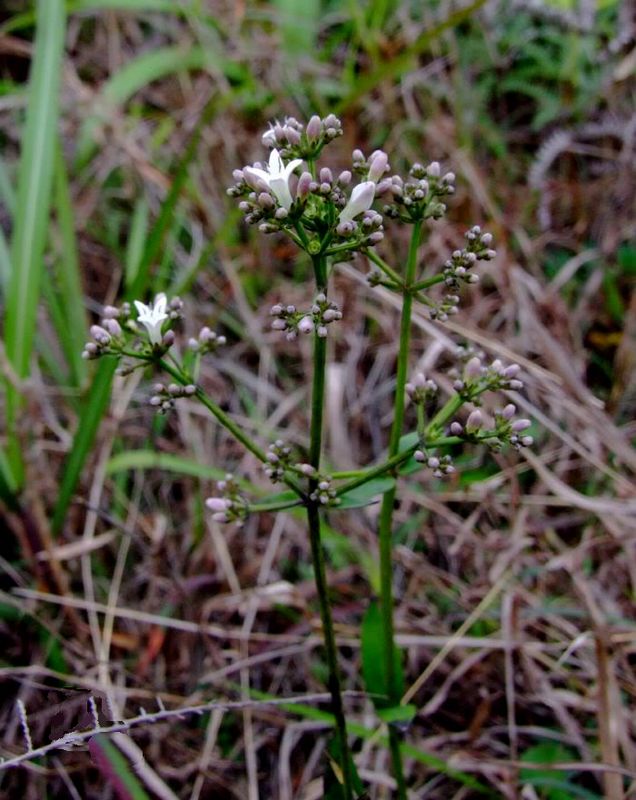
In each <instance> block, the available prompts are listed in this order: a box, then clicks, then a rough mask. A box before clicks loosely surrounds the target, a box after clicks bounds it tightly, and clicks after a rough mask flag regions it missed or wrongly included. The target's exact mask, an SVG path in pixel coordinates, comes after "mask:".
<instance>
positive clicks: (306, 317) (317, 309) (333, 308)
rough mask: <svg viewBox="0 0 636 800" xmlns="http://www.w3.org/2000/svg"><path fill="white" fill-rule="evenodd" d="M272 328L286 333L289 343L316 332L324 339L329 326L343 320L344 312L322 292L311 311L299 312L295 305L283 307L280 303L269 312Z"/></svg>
mask: <svg viewBox="0 0 636 800" xmlns="http://www.w3.org/2000/svg"><path fill="white" fill-rule="evenodd" d="M269 313H270V316H272V317H274V319H273V320H272V328H273V329H274V330H275V331H282V332H283V333H285V336H286V338H287V339H288V340H289V341H293V340H294V339H295V338H296V337H297V336H298V334H299V333H302V334H305V335H307V334H309V333H313V332H314V331H315V332H316V334H317V335H318V336H320V337H321V338H324V337H325V336H326V335H327V325H329V324H331V323H332V322H337V321H339V320H341V319H342V312H341V311H340V309H339V308H338V306H337V304H336V303H334V302H333V301H331V300H328V299H327V296H326V295H325V294H324V293H323V292H321V293H320V294H319V295H318V296H317V297H316V299H315V301H314V304H313V305H312V307H311V309H310V310H309V311H299V310H298V309H297V308H296V306H295V305H288V306H283V305H281V304H280V303H277V304H276V305H274V306H272V307H271V308H270V310H269Z"/></svg>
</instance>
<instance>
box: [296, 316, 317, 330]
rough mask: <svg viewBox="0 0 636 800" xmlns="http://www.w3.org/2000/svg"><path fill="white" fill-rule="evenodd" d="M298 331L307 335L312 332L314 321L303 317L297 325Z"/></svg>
mask: <svg viewBox="0 0 636 800" xmlns="http://www.w3.org/2000/svg"><path fill="white" fill-rule="evenodd" d="M298 330H299V331H300V332H301V333H304V334H308V333H311V332H312V331H313V330H314V321H313V319H312V318H311V317H309V316H307V317H303V318H302V319H301V320H300V322H299V323H298Z"/></svg>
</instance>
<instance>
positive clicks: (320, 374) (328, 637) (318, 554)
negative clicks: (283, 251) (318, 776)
mask: <svg viewBox="0 0 636 800" xmlns="http://www.w3.org/2000/svg"><path fill="white" fill-rule="evenodd" d="M312 261H313V266H314V274H315V277H316V286H317V288H318V291H319V292H324V293H325V294H326V290H327V264H326V260H325V258H324V256H315V257H313V258H312ZM326 366H327V340H326V338H324V337H321V336H319V335H318V333H317V332H316V333H314V367H313V368H314V374H313V382H312V393H311V421H310V438H309V463H310V465H311V466H312V467H313V468H314V471H315V473H316V475H317V474H318V473H319V472H320V457H321V450H322V433H323V416H324V414H323V412H324V404H325V377H326ZM318 483H319V481H318V478H316V477H312V478H310V479H309V499H308V500H307V503H306V509H307V525H308V528H309V541H310V545H311V557H312V562H313V567H314V576H315V581H316V592H317V595H318V603H319V606H320V619H321V622H322V631H323V639H324V643H325V656H326V659H327V669H328V673H329V677H328V681H327V683H328V686H327V688H328V689H329V692H330V694H331V707H332V712H333V715H334V719H335V722H336V736H337V738H338V743H339V748H338V749H339V752H340V754H341V764H340V767H341V771H342V788H343V792H344V797H345V800H353V799H354V793H353V775H352V774H351V755H350V752H349V743H348V740H347V722H346V718H345V713H344V705H343V701H342V686H341V683H340V671H339V668H338V652H337V648H336V636H335V632H334V627H333V617H332V614H331V604H330V602H329V588H328V586H327V574H326V569H325V558H324V553H323V546H322V537H321V518H320V510H319V509H320V502H319V501H318V500H316V499H312V495H313V496H315V492H316V490H317V488H318Z"/></svg>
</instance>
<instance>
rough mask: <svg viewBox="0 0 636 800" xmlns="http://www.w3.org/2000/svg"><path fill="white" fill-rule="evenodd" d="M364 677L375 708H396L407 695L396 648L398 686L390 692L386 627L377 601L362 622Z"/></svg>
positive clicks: (394, 656)
mask: <svg viewBox="0 0 636 800" xmlns="http://www.w3.org/2000/svg"><path fill="white" fill-rule="evenodd" d="M360 638H361V644H362V676H363V678H364V685H365V687H366V690H367V692H368V693H369V694H370V695H371V699H372V700H373V704H374V705H375V707H376V709H382V708H384V709H393V707H394V706H395V705H396V704H397V703H398V702H399V699H400V697H401V696H402V694H403V693H404V675H403V672H402V659H401V656H400V651H399V650H398V649H397V648H396V647H394V648H393V659H394V671H395V687H394V689H393V691H391V687H390V686H389V680H388V675H387V669H386V658H385V653H384V626H383V624H382V613H381V610H380V606H379V605H378V604H377V603H376V602H375V601H374V602H371V603H370V605H369V608H368V609H367V612H366V614H365V615H364V619H363V620H362V630H361V634H360Z"/></svg>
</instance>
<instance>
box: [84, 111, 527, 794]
mask: <svg viewBox="0 0 636 800" xmlns="http://www.w3.org/2000/svg"><path fill="white" fill-rule="evenodd" d="M341 134H342V125H341V122H340V120H339V119H338V118H337V117H336V116H335V115H333V114H329V115H328V116H326V117H325V118H322V119H321V118H320V117H318V116H313V117H312V118H311V119H310V120H309V121H308V122H307V124H306V125H303V124H301V123H300V122H299V121H298V120H296V119H294V118H292V117H287V118H286V119H285V120H284V121H283V122H282V123H280V122H276V123H274V124H272V125H270V127H269V129H268V130H267V131H266V132H265V134H264V135H263V137H262V142H263V145H264V146H265V147H266V148H268V149H269V154H268V156H267V158H266V159H264V161H263V162H258V163H255V164H251V165H246V166H244V167H243V168H242V169H237V170H235V171H234V173H233V177H234V184H233V185H232V186H231V187H230V188H229V189H228V194H229V195H230V196H231V197H233V198H236V200H237V201H238V205H239V208H240V210H241V211H242V213H243V215H244V219H245V222H246V223H247V224H248V225H254V226H257V228H258V230H259V231H260V232H261V233H262V234H265V235H269V234H278V235H282V236H285V237H287V238H288V239H290V240H291V241H292V242H293V243H294V244H295V245H296V246H297V247H298V249H299V251H301V252H303V253H305V254H307V256H308V257H309V258H310V260H311V263H312V266H313V274H314V284H315V287H314V292H313V296H312V297H311V298H310V299H309V300H308V302H307V306H306V307H305V308H297V307H296V306H295V305H285V304H283V303H277V304H276V305H274V306H273V307H272V308H271V310H270V316H271V327H272V329H273V330H275V331H279V332H280V333H281V335H283V336H285V337H286V338H287V339H288V340H290V341H293V340H294V339H296V338H297V337H298V336H309V337H312V338H313V375H312V377H311V381H312V386H311V406H310V419H309V447H308V451H307V452H306V453H300V452H297V451H296V450H295V449H294V448H293V447H292V446H291V445H289V444H287V443H286V442H285V441H283V440H281V439H277V440H276V441H274V442H272V443H270V444H269V445H267V444H266V443H265V444H261V443H259V442H257V441H255V440H254V439H253V438H252V436H251V435H250V434H249V433H248V432H246V431H244V430H242V429H241V427H240V426H239V425H238V424H237V423H236V422H235V421H234V420H233V419H232V418H231V417H230V416H229V415H228V414H227V413H226V412H225V411H223V410H222V409H221V407H220V406H219V405H218V404H217V403H216V402H215V401H214V399H213V398H211V397H210V396H209V395H207V394H206V393H205V392H204V390H203V389H202V387H201V386H199V385H198V384H197V381H196V371H197V370H196V364H197V361H198V359H199V358H202V357H205V355H206V354H208V353H210V352H214V351H215V350H216V349H217V348H222V347H223V346H224V344H225V339H224V337H223V336H221V335H217V334H215V333H214V332H212V331H211V330H210V329H209V328H208V327H204V328H202V329H201V331H200V332H199V334H198V336H197V337H195V338H191V339H190V340H189V341H188V346H189V349H190V351H191V354H192V355H191V356H190V357H189V358H187V359H183V360H180V359H179V357H178V356H177V354H176V350H177V348H175V347H173V345H174V344H175V341H176V335H177V332H176V330H175V325H176V323H177V321H178V320H179V318H180V317H181V315H182V311H183V303H182V302H181V300H179V298H172V299H168V298H167V297H166V296H165V295H163V294H161V295H158V296H157V297H156V298H155V299H154V301H152V302H151V303H150V304H149V305H145V304H144V303H142V302H140V301H135V303H134V306H135V310H136V314H135V313H134V311H133V309H132V308H131V307H130V306H129V305H128V304H124V305H123V306H122V307H121V308H119V309H117V308H114V307H107V308H105V309H104V312H103V319H102V321H101V323H100V324H99V325H94V326H93V327H92V328H91V336H92V339H91V341H90V342H88V343H87V344H86V345H85V348H84V356H85V357H86V358H88V359H95V358H99V357H101V356H105V355H108V356H113V355H114V356H117V357H118V358H120V359H121V364H120V366H119V369H120V371H122V372H130V371H132V370H134V369H137V368H139V367H144V366H148V365H152V366H154V367H155V368H156V370H157V371H159V372H162V373H163V374H165V375H167V376H168V380H169V382H168V383H167V384H164V383H158V384H156V385H155V386H154V389H153V393H152V395H151V397H150V403H151V405H152V406H154V407H155V408H156V409H157V410H158V411H159V412H163V413H165V412H167V411H169V410H170V409H171V408H172V406H173V405H174V403H175V402H177V401H178V400H179V399H180V398H182V397H189V398H191V399H195V400H198V401H199V402H201V403H202V404H203V405H204V406H205V407H206V408H207V409H208V410H209V411H210V412H211V413H212V414H213V415H214V416H215V417H216V419H217V420H218V422H219V423H220V424H221V425H223V426H224V427H225V428H226V429H227V430H228V431H229V432H230V434H232V436H234V437H235V439H236V440H238V442H240V443H241V444H242V445H243V446H244V447H245V448H246V449H247V450H249V451H250V452H251V453H252V454H253V455H254V456H255V457H256V458H257V459H258V460H259V461H260V462H261V463H262V465H263V469H264V472H265V475H266V476H267V477H268V478H269V480H270V481H271V482H272V483H274V484H282V485H284V486H286V491H285V492H283V493H282V494H281V493H280V492H279V491H277V492H276V493H274V494H272V495H271V496H270V497H269V498H266V499H260V500H259V502H253V501H251V500H250V498H249V497H247V496H246V495H245V494H244V492H243V491H242V489H241V485H240V481H239V480H238V479H237V477H235V476H234V475H232V474H228V475H226V476H225V478H224V479H223V480H222V481H219V483H218V484H217V487H216V494H215V496H213V497H210V498H208V500H207V501H206V505H207V508H208V510H209V511H210V513H211V515H212V517H213V519H214V520H215V521H217V522H220V523H234V524H239V525H241V524H243V522H244V521H245V519H246V518H247V516H248V515H249V514H252V513H256V512H258V511H259V510H268V511H273V510H283V509H291V508H298V507H302V508H303V509H304V512H305V515H306V520H307V529H308V536H309V542H310V545H311V554H312V560H313V567H314V575H315V582H316V589H317V595H318V599H319V605H320V616H321V621H322V632H323V637H324V647H325V654H326V660H327V664H328V672H329V674H328V681H327V684H328V687H327V688H328V690H329V692H330V696H331V711H332V713H333V716H334V720H335V735H334V740H333V743H332V747H331V748H330V751H329V752H330V757H329V763H328V765H327V770H326V777H325V796H329V797H339V798H344V800H353V799H354V798H357V797H362V796H364V790H363V787H362V785H361V782H360V779H359V777H358V776H357V773H356V770H355V765H354V762H353V760H352V758H351V754H350V748H349V741H348V736H347V728H346V714H345V708H344V702H343V691H342V685H341V677H340V671H339V667H338V653H337V647H336V640H335V635H334V626H333V620H332V612H331V605H330V599H329V592H328V586H327V577H326V568H325V558H324V552H323V546H322V532H321V527H322V523H323V518H324V515H325V513H337V512H338V510H339V509H340V508H347V507H351V506H352V505H353V504H354V502H353V500H354V497H355V494H354V493H355V491H356V490H360V488H361V487H364V486H367V487H373V486H375V485H377V479H382V484H381V486H382V491H383V494H382V500H381V505H380V512H379V517H378V542H379V559H380V596H379V599H378V602H377V603H372V604H371V605H370V607H369V610H368V612H367V615H366V617H365V620H364V622H363V625H362V640H363V661H364V649H365V637H366V638H367V639H368V637H369V635H371V636H375V637H376V638H379V640H380V642H381V653H382V656H381V659H380V663H370V661H369V660H367V663H363V675H364V678H365V681H366V688H367V691H368V693H369V695H370V696H371V699H372V700H373V702H374V704H375V707H376V709H377V712H378V715H379V717H380V719H381V720H382V721H383V722H384V723H386V724H387V726H388V736H389V746H390V751H391V759H392V770H393V775H394V778H395V781H396V785H397V796H398V797H399V798H400V800H405V798H406V796H407V793H406V792H407V788H406V787H407V782H406V776H405V775H404V770H403V764H402V756H401V750H400V744H401V740H402V738H403V737H404V736H405V735H406V733H405V732H406V731H407V728H408V722H409V721H410V720H411V718H412V717H413V715H414V714H415V712H416V709H415V707H414V706H409V705H407V704H405V703H404V702H403V697H404V695H405V689H404V677H403V672H402V665H401V655H400V653H399V651H398V649H397V647H396V645H395V641H394V638H395V637H394V622H393V607H394V599H393V559H392V534H393V524H394V523H393V515H394V509H395V507H396V496H397V492H398V485H399V478H400V475H401V474H403V473H407V472H408V473H410V472H412V471H415V470H418V469H419V470H426V471H428V473H429V474H432V475H433V476H435V477H437V478H445V477H447V476H449V475H451V474H452V473H453V472H454V471H455V466H454V465H453V462H452V458H451V456H450V455H449V453H448V452H447V451H448V450H449V448H450V447H451V446H457V445H462V444H471V445H475V444H483V445H486V446H488V447H489V448H492V449H493V450H498V449H500V448H501V447H503V446H504V445H510V446H512V447H514V448H516V449H519V448H522V447H527V446H529V445H531V444H532V438H531V437H530V436H529V435H528V434H527V429H528V427H529V426H530V421H529V420H526V419H519V418H517V417H516V413H517V412H516V408H515V406H514V405H513V404H512V403H510V402H507V401H504V403H503V404H502V407H501V409H500V410H498V411H495V412H494V416H493V418H492V419H490V418H488V417H487V415H486V412H485V411H484V410H483V409H482V408H481V404H482V398H483V396H484V395H485V394H486V393H488V392H506V391H510V390H519V389H521V388H522V387H523V383H522V380H521V378H520V367H519V366H518V365H516V364H509V365H504V364H503V363H501V362H500V361H499V360H494V361H492V362H491V363H487V362H486V361H485V357H484V355H483V354H480V353H475V352H473V351H472V350H470V349H469V348H458V350H457V352H456V362H457V366H456V367H455V369H454V371H453V373H452V374H451V376H450V377H451V386H452V392H451V394H450V396H448V397H447V398H445V399H443V400H441V399H440V395H441V390H440V388H439V387H438V385H437V384H436V383H435V382H434V381H433V380H432V379H431V378H429V377H427V376H426V375H424V374H422V373H420V372H415V373H414V374H412V375H411V374H410V361H411V353H410V343H411V315H412V310H413V305H414V304H415V303H419V304H422V305H423V306H424V307H426V308H427V309H428V311H429V313H430V316H431V317H432V318H433V319H436V320H438V321H442V322H443V321H445V320H446V319H448V317H449V316H450V315H452V314H454V313H456V311H457V307H458V304H459V302H460V294H459V292H460V291H461V289H462V287H464V286H467V285H468V286H469V285H472V284H475V283H476V282H477V281H478V280H479V277H478V274H477V271H476V270H477V268H478V265H479V262H481V261H489V260H491V259H493V258H494V257H495V255H496V254H495V251H494V250H493V249H492V236H491V234H490V233H485V232H482V230H481V229H480V228H479V227H478V226H474V227H472V228H470V229H469V230H468V231H467V232H466V234H465V244H464V246H463V248H461V249H457V250H455V251H454V252H453V253H451V254H450V256H449V258H448V259H447V260H446V261H445V262H443V263H442V264H440V265H439V268H438V270H437V271H436V272H435V273H434V274H433V275H430V274H429V275H428V276H427V277H424V276H423V275H422V269H421V264H420V261H419V257H418V253H419V249H420V245H421V243H422V241H423V238H424V236H425V233H426V231H427V229H428V226H429V225H430V224H434V223H435V220H438V219H440V218H441V217H443V215H444V214H445V212H446V204H447V202H448V200H449V198H451V197H452V195H453V193H454V191H455V175H454V174H453V173H452V172H445V171H444V170H442V168H441V166H440V165H439V164H438V163H437V162H432V163H430V164H427V165H422V164H419V163H416V164H413V165H412V166H411V168H410V169H409V170H408V173H407V174H406V175H405V176H401V175H399V174H393V173H392V170H391V167H390V164H389V157H388V155H387V154H386V153H385V152H383V151H382V150H376V151H374V152H373V153H371V154H370V155H369V156H368V157H366V156H365V155H364V154H363V153H362V151H361V150H359V149H356V150H355V151H354V152H353V154H352V158H351V164H350V165H348V168H345V169H343V170H342V171H340V172H339V173H335V172H333V171H332V169H330V168H329V167H326V166H321V165H320V157H321V155H322V152H323V150H324V149H325V148H326V147H327V146H329V145H330V144H331V143H332V142H334V141H335V140H337V139H338V138H339V136H340V135H341ZM393 225H401V226H404V225H406V226H409V227H410V229H411V235H410V245H409V248H408V252H407V254H406V257H405V260H404V261H403V263H396V264H391V263H389V262H388V261H387V260H385V258H384V256H383V255H382V250H381V246H382V242H383V240H384V238H385V236H386V235H387V228H388V229H389V230H390V226H393ZM357 257H358V258H359V257H361V258H360V260H361V261H364V262H368V263H370V264H371V265H372V267H371V271H370V272H369V274H368V281H369V284H370V285H371V286H372V287H373V286H383V287H385V288H387V289H389V290H390V291H392V292H394V293H396V294H397V295H399V296H400V297H401V320H400V328H399V349H398V354H397V363H396V374H395V390H394V397H393V408H394V412H393V421H392V425H391V431H390V435H389V441H388V445H387V451H386V456H385V458H384V459H383V460H382V461H381V462H380V463H376V464H372V465H370V466H368V467H366V468H363V469H359V470H354V471H353V472H351V471H350V472H347V473H331V474H329V473H328V472H327V471H326V470H325V465H324V463H323V452H322V451H323V430H324V425H323V407H324V396H325V376H326V362H327V339H328V337H329V336H332V335H335V336H337V324H346V309H345V311H344V312H343V310H341V309H340V308H339V307H338V305H337V304H336V303H335V302H334V301H333V300H332V299H331V298H330V296H329V283H330V277H331V274H332V272H333V270H334V268H335V266H336V265H337V263H338V262H342V261H348V260H353V259H354V258H357ZM435 287H439V288H441V290H442V292H441V296H440V293H439V291H438V290H437V289H435ZM343 314H344V316H343ZM407 402H409V403H410V404H411V405H412V406H413V407H414V409H415V415H416V420H417V422H416V425H415V429H414V430H410V431H409V430H405V409H406V404H407ZM431 409H436V410H435V411H431ZM373 481H375V482H376V483H371V482H373ZM358 495H359V491H358ZM367 499H369V498H368V497H367ZM369 632H370V633H369Z"/></svg>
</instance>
